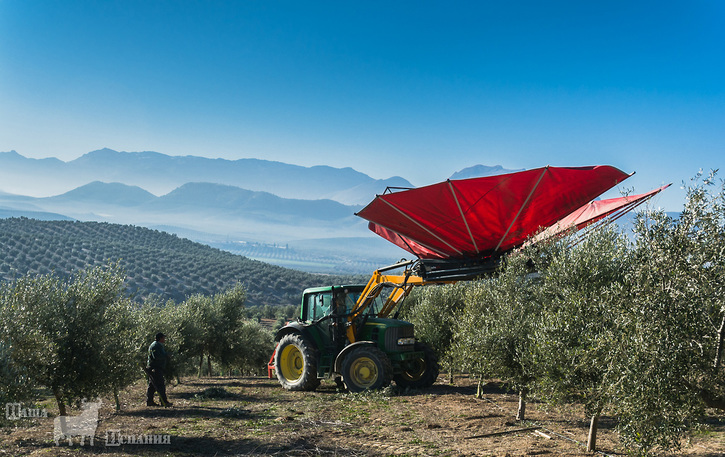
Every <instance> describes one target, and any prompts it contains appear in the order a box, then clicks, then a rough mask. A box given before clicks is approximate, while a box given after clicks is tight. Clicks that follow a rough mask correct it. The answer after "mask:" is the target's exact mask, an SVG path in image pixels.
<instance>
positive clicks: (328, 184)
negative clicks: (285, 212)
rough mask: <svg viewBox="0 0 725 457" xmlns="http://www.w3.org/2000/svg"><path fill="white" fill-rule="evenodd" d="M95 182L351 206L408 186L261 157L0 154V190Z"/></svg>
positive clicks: (53, 189)
mask: <svg viewBox="0 0 725 457" xmlns="http://www.w3.org/2000/svg"><path fill="white" fill-rule="evenodd" d="M31 176H32V177H33V181H34V183H35V186H34V188H32V189H29V188H28V184H29V183H28V179H27V178H28V177H31ZM93 181H101V182H121V183H123V184H127V185H131V186H138V187H141V188H143V189H145V190H146V191H148V192H151V193H153V194H156V195H164V194H167V193H169V192H170V191H172V190H174V189H176V188H177V187H180V186H182V185H184V184H187V183H190V182H210V183H215V184H226V185H229V186H235V187H239V188H242V189H248V190H253V191H263V192H269V193H272V194H274V195H277V196H280V197H284V198H295V199H307V200H318V199H330V200H336V201H339V202H340V203H343V204H349V205H355V204H357V205H360V204H365V203H366V202H368V201H369V200H370V199H371V198H372V196H374V195H375V194H376V193H381V192H383V191H384V190H385V188H386V187H388V186H396V187H412V185H411V184H410V182H408V181H407V180H405V179H403V178H401V177H398V176H394V177H391V178H388V179H373V178H371V177H370V176H368V175H366V174H364V173H360V172H358V171H355V170H353V169H352V168H333V167H328V166H315V167H302V166H298V165H290V164H286V163H281V162H273V161H269V160H260V159H239V160H225V159H208V158H205V157H194V156H184V157H180V156H168V155H165V154H160V153H158V152H118V151H114V150H111V149H100V150H98V151H93V152H89V153H87V154H84V155H83V156H81V157H79V158H77V159H75V160H71V161H69V162H63V161H61V160H59V159H56V158H48V159H29V158H26V157H23V156H22V155H20V154H18V153H17V152H15V151H10V152H0V191H4V192H10V193H15V194H21V195H34V196H41V195H42V196H48V195H57V194H61V193H64V192H68V191H69V190H72V189H74V188H76V187H79V186H82V185H84V184H88V183H90V182H93Z"/></svg>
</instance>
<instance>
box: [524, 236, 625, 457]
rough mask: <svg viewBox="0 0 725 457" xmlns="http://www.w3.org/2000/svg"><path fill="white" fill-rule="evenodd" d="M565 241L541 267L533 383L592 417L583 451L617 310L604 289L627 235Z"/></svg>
mask: <svg viewBox="0 0 725 457" xmlns="http://www.w3.org/2000/svg"><path fill="white" fill-rule="evenodd" d="M566 242H567V240H566V239H565V240H563V241H562V245H561V246H560V248H559V249H557V250H556V252H555V254H554V255H552V257H551V261H550V262H549V263H548V264H547V265H546V267H545V268H541V269H540V271H539V273H540V274H541V285H542V287H541V289H540V292H541V296H540V298H539V300H540V302H541V303H542V310H541V314H540V322H539V323H538V324H537V325H535V326H534V348H535V350H534V354H535V361H536V364H537V367H538V370H539V371H540V376H539V379H538V383H537V388H538V390H539V391H540V393H542V394H543V395H544V396H546V397H548V398H549V399H550V400H553V401H555V402H557V403H568V402H573V401H576V402H579V403H582V404H583V405H584V409H585V413H586V414H588V415H589V417H591V422H590V432H589V441H588V446H587V447H588V450H590V451H593V450H594V449H595V447H596V432H597V425H598V420H599V415H600V414H601V412H602V410H603V409H604V408H605V406H606V405H607V404H608V398H607V381H608V380H607V379H606V373H607V371H608V369H609V366H610V361H611V359H610V352H611V349H612V348H611V347H610V345H609V342H610V341H611V339H612V333H613V332H616V316H617V313H616V312H615V310H613V309H612V306H611V303H610V300H608V294H607V291H608V290H609V288H611V287H612V286H613V285H615V284H619V283H621V281H622V280H623V277H624V275H625V272H626V270H627V267H628V265H629V259H630V256H629V251H628V245H627V239H626V238H625V236H624V235H623V234H621V233H620V232H618V231H616V230H613V229H599V230H596V231H594V232H590V233H589V235H588V237H587V238H586V239H584V240H583V241H582V242H580V243H579V244H577V245H576V246H571V247H569V246H566Z"/></svg>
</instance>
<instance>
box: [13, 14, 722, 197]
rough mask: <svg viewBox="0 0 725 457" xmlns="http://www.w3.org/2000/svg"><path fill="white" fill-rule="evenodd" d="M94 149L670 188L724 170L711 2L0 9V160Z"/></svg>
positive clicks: (434, 177)
mask: <svg viewBox="0 0 725 457" xmlns="http://www.w3.org/2000/svg"><path fill="white" fill-rule="evenodd" d="M103 147H109V148H112V149H116V150H122V151H142V150H152V151H158V152H162V153H165V154H169V155H200V156H207V157H224V158H229V159H235V158H244V157H256V158H263V159H269V160H278V161H283V162H288V163H295V164H300V165H306V166H309V165H317V164H325V165H331V166H335V167H345V166H351V167H353V168H355V169H357V170H359V171H362V172H364V173H367V174H369V175H371V176H373V177H376V178H386V177H390V176H393V175H400V176H403V177H405V178H407V179H408V180H410V181H411V182H412V183H413V184H415V185H425V184H430V183H433V182H435V181H439V180H442V179H445V178H447V177H448V176H450V174H451V173H453V172H454V171H457V170H460V169H461V168H464V167H467V166H471V165H475V164H479V163H480V164H485V165H496V164H501V165H503V166H504V167H506V168H534V167H539V166H543V165H547V164H551V165H558V166H581V165H593V164H610V165H614V166H616V167H619V168H621V169H623V170H625V171H628V172H632V171H636V172H637V175H636V176H635V177H633V178H631V179H630V180H629V182H628V186H630V187H631V186H634V187H635V190H636V191H638V192H639V191H642V192H644V191H646V190H649V189H651V188H654V187H655V186H658V185H660V184H661V183H665V182H674V183H675V184H676V185H677V186H673V187H678V185H679V184H680V183H681V181H682V180H688V179H689V178H690V177H691V176H693V175H694V174H695V173H696V172H697V171H698V169H699V168H705V169H709V168H719V167H721V166H722V165H725V163H724V162H725V161H724V159H723V158H724V157H725V2H723V1H722V0H710V1H698V0H693V1H687V2H672V1H647V2H638V1H634V0H628V1H618V0H609V1H606V2H590V1H582V0H577V1H529V2H516V1H511V2H501V1H497V2H485V1H476V2H428V1H384V2H376V1H369V0H366V1H360V2H350V1H339V0H338V1H329V2H313V1H289V2H287V1H271V0H270V1H247V2H244V1H234V2H232V1H229V2H217V1H196V2H184V1H153V0H144V1H131V0H124V1H115V2H114V1H72V0H67V1H33V0H0V151H9V150H11V149H14V150H17V151H18V152H19V153H20V154H23V155H25V156H28V157H35V158H40V157H48V156H56V157H59V158H61V159H63V160H71V159H74V158H76V157H78V156H80V155H82V154H84V153H86V152H89V151H91V150H95V149H100V148H103ZM723 173H725V169H724V170H723ZM667 192H668V195H667V196H663V197H661V198H660V199H659V203H660V204H662V205H665V207H667V208H668V209H670V210H679V209H680V208H681V202H682V192H681V191H679V190H676V189H675V190H668V191H667Z"/></svg>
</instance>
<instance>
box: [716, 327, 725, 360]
mask: <svg viewBox="0 0 725 457" xmlns="http://www.w3.org/2000/svg"><path fill="white" fill-rule="evenodd" d="M724 344H725V314H723V316H722V323H721V324H720V329H719V330H718V331H717V350H716V351H715V373H717V370H719V369H720V363H721V362H722V353H723V345H724Z"/></svg>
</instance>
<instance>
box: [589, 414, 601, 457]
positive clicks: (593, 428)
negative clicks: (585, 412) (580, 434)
mask: <svg viewBox="0 0 725 457" xmlns="http://www.w3.org/2000/svg"><path fill="white" fill-rule="evenodd" d="M597 428H599V415H598V414H595V415H594V416H592V422H591V423H590V424H589V438H588V439H587V451H588V452H594V451H596V450H597Z"/></svg>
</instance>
